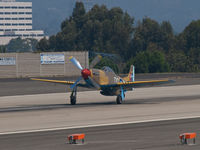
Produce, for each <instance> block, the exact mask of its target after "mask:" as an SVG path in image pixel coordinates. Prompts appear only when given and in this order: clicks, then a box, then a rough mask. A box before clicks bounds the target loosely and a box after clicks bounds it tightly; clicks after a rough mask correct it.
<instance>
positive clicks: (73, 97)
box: [70, 86, 77, 105]
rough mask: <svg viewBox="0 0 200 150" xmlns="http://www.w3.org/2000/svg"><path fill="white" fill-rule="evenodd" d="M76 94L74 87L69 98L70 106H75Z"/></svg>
mask: <svg viewBox="0 0 200 150" xmlns="http://www.w3.org/2000/svg"><path fill="white" fill-rule="evenodd" d="M76 93H77V87H76V86H75V87H74V89H73V91H72V94H71V96H70V102H71V105H76Z"/></svg>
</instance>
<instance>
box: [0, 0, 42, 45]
mask: <svg viewBox="0 0 200 150" xmlns="http://www.w3.org/2000/svg"><path fill="white" fill-rule="evenodd" d="M17 37H20V38H22V39H24V38H34V39H37V40H40V39H42V38H43V37H44V31H42V30H33V27H32V2H16V1H15V0H0V45H6V44H8V43H9V41H10V40H11V39H14V38H17Z"/></svg>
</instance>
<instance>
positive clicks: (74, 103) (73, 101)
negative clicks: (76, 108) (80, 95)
mask: <svg viewBox="0 0 200 150" xmlns="http://www.w3.org/2000/svg"><path fill="white" fill-rule="evenodd" d="M70 100H71V105H76V97H75V96H72V97H71V99H70Z"/></svg>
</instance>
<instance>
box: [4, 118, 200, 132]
mask: <svg viewBox="0 0 200 150" xmlns="http://www.w3.org/2000/svg"><path fill="white" fill-rule="evenodd" d="M197 118H200V116H188V117H176V118H165V119H152V120H141V121H129V122H118V123H108V124H93V125H84V126H70V127H58V128H46V129H35V130H23V131H12V132H0V135H11V134H24V133H36V132H48V131H59V130H69V129H81V128H92V127H104V126H116V125H126V124H139V123H149V122H160V121H174V120H184V119H197Z"/></svg>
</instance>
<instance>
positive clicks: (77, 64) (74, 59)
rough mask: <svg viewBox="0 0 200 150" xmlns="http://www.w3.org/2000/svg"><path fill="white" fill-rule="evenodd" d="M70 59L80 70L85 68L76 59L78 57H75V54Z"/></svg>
mask: <svg viewBox="0 0 200 150" xmlns="http://www.w3.org/2000/svg"><path fill="white" fill-rule="evenodd" d="M69 59H70V61H71V62H72V63H73V64H74V65H75V66H76V67H77V68H78V69H79V70H83V68H82V66H81V64H80V63H79V61H78V60H76V58H74V57H73V56H71V57H69Z"/></svg>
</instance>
